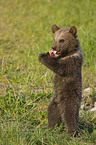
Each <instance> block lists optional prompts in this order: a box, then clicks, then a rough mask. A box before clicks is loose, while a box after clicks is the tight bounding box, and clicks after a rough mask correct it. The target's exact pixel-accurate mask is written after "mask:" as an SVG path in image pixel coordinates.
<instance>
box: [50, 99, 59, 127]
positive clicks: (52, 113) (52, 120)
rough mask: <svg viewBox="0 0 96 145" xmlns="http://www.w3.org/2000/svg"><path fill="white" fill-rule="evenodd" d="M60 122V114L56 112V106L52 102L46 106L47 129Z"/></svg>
mask: <svg viewBox="0 0 96 145" xmlns="http://www.w3.org/2000/svg"><path fill="white" fill-rule="evenodd" d="M60 122H61V116H60V112H59V110H58V107H57V104H56V102H55V101H54V100H52V101H51V102H50V104H49V106H48V123H47V126H48V127H54V126H55V124H57V123H58V124H59V123H60Z"/></svg>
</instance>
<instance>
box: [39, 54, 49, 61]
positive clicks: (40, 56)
mask: <svg viewBox="0 0 96 145" xmlns="http://www.w3.org/2000/svg"><path fill="white" fill-rule="evenodd" d="M47 56H48V54H47V53H41V54H40V55H39V60H41V59H43V58H45V57H47Z"/></svg>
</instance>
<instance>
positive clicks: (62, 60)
mask: <svg viewBox="0 0 96 145" xmlns="http://www.w3.org/2000/svg"><path fill="white" fill-rule="evenodd" d="M52 32H53V33H54V43H53V46H52V50H50V51H49V52H47V53H41V54H40V55H39V60H40V61H41V63H43V64H44V65H45V66H47V67H48V68H49V69H50V70H52V71H53V72H54V96H53V98H52V101H51V102H50V104H49V106H48V127H54V126H55V124H57V123H60V122H61V121H63V122H65V125H66V128H67V131H68V133H70V134H71V135H72V134H74V133H75V132H76V130H77V129H78V119H79V108H80V103H81V96H82V75H81V70H82V59H83V55H82V51H81V49H80V46H79V41H78V40H77V39H76V38H77V35H76V34H77V29H76V27H75V26H72V27H71V28H69V29H68V28H59V27H58V26H57V25H55V24H54V25H53V26H52Z"/></svg>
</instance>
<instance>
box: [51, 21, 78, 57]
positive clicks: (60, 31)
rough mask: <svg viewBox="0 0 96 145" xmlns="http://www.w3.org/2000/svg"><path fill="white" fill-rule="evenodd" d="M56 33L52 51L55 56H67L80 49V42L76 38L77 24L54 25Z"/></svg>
mask: <svg viewBox="0 0 96 145" xmlns="http://www.w3.org/2000/svg"><path fill="white" fill-rule="evenodd" d="M52 32H53V33H54V43H53V45H52V51H54V52H55V53H54V57H65V56H69V55H71V54H74V53H75V52H76V51H77V50H78V46H79V42H78V40H77V39H76V37H77V35H76V34H77V29H76V27H75V26H72V27H71V28H60V27H58V26H57V25H55V24H54V25H53V26H52Z"/></svg>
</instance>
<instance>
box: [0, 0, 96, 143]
mask: <svg viewBox="0 0 96 145" xmlns="http://www.w3.org/2000/svg"><path fill="white" fill-rule="evenodd" d="M52 24H57V25H58V26H59V27H71V26H72V25H74V26H76V27H77V30H78V39H79V41H80V45H81V48H82V51H83V54H84V61H83V70H82V82H83V88H82V90H84V89H86V88H92V90H93V93H92V95H91V96H88V97H91V98H92V99H93V100H96V91H95V88H96V0H86V1H84V0H72V1H71V0H7V1H6V0H0V144H1V145H79V144H80V145H84V144H87V145H95V144H96V117H94V113H91V114H90V113H89V112H88V111H82V112H80V118H81V120H83V122H84V123H83V125H82V127H81V128H80V131H79V134H78V137H77V138H74V137H70V136H69V135H68V134H67V133H66V128H65V126H64V124H63V123H62V124H61V125H60V126H58V125H56V126H55V127H54V128H53V129H51V128H46V125H47V107H48V104H49V102H50V100H51V97H52V94H53V84H52V77H53V72H51V71H50V70H49V69H47V68H46V67H45V66H43V65H42V64H41V63H40V62H39V60H38V56H39V54H40V53H41V52H48V51H49V50H50V49H51V46H52V44H53V40H54V39H53V34H52V32H51V26H52ZM84 97H85V96H84ZM86 101H87V99H86V97H85V102H86ZM86 122H88V123H91V124H92V125H93V132H91V133H90V132H88V129H87V127H86V125H85V127H84V124H86Z"/></svg>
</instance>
